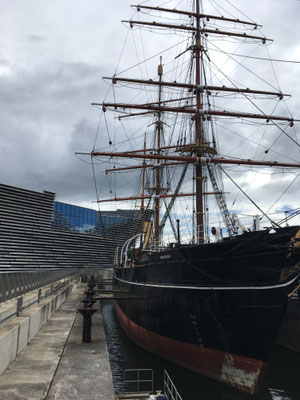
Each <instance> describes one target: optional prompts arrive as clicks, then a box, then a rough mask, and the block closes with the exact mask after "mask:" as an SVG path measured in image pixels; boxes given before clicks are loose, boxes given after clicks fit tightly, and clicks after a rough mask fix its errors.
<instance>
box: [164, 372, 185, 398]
mask: <svg viewBox="0 0 300 400" xmlns="http://www.w3.org/2000/svg"><path fill="white" fill-rule="evenodd" d="M164 394H165V395H166V396H167V397H168V400H182V397H181V396H180V394H179V393H178V391H177V389H176V387H175V385H174V383H173V381H172V379H171V378H170V376H169V374H168V373H167V371H166V370H164Z"/></svg>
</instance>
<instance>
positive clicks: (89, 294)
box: [84, 290, 97, 300]
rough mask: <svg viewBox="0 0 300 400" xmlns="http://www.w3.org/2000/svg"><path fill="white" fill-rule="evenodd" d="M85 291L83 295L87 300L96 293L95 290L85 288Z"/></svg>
mask: <svg viewBox="0 0 300 400" xmlns="http://www.w3.org/2000/svg"><path fill="white" fill-rule="evenodd" d="M84 293H85V297H86V299H87V300H91V299H92V298H93V297H94V296H95V294H96V293H97V290H87V291H86V292H84Z"/></svg>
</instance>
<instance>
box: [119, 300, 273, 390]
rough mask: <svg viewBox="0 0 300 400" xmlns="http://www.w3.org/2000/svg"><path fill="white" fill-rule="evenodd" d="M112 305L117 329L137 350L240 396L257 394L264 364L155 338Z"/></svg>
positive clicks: (167, 339)
mask: <svg viewBox="0 0 300 400" xmlns="http://www.w3.org/2000/svg"><path fill="white" fill-rule="evenodd" d="M114 305H115V310H116V314H117V317H118V320H119V322H120V325H121V326H122V328H123V330H124V331H125V333H126V334H127V335H128V336H129V338H130V339H131V340H133V341H134V342H135V343H136V344H137V345H138V346H140V347H142V348H144V349H145V350H149V351H151V352H152V353H154V354H156V355H158V356H160V357H163V358H165V359H167V360H169V361H172V362H174V363H175V364H178V365H180V366H182V367H185V368H187V369H190V370H192V371H195V372H198V373H200V374H201V375H205V376H208V377H209V378H213V379H216V380H218V381H220V382H222V383H226V384H228V385H230V386H232V387H234V388H237V389H239V390H241V391H243V392H247V393H251V394H253V393H256V392H257V390H258V386H259V384H260V382H261V380H262V378H263V375H264V372H265V368H266V363H265V362H263V361H259V360H255V359H252V358H248V357H242V356H239V355H236V354H231V353H226V352H223V351H219V350H213V349H209V348H205V347H200V346H196V345H193V344H188V343H183V342H179V341H177V340H173V339H170V338H168V337H165V336H161V335H158V334H156V333H153V332H151V331H149V330H147V329H145V328H142V327H141V326H139V325H137V324H136V323H135V322H133V321H131V320H130V319H129V318H128V317H127V316H126V315H125V314H124V312H123V311H122V310H121V308H120V307H119V306H118V304H117V303H116V302H114Z"/></svg>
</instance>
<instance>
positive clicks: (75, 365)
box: [47, 311, 115, 400]
mask: <svg viewBox="0 0 300 400" xmlns="http://www.w3.org/2000/svg"><path fill="white" fill-rule="evenodd" d="M92 323H93V325H92V338H93V341H92V343H82V341H81V336H82V316H81V315H80V314H77V316H76V319H75V323H74V325H73V328H72V331H71V334H70V337H69V339H68V343H67V346H66V348H65V351H64V353H63V357H62V359H61V361H60V364H59V367H58V369H57V371H56V374H55V377H54V380H53V382H52V385H51V388H50V391H49V394H48V396H47V400H94V399H99V400H114V399H115V394H114V388H113V383H112V374H111V369H110V365H109V358H108V352H107V347H106V339H105V333H104V326H103V320H102V315H101V313H100V311H98V312H97V313H96V314H94V316H93V319H92Z"/></svg>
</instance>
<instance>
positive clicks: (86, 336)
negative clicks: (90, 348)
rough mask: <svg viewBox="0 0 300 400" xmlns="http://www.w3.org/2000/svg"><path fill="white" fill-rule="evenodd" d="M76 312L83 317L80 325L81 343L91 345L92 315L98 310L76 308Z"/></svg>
mask: <svg viewBox="0 0 300 400" xmlns="http://www.w3.org/2000/svg"><path fill="white" fill-rule="evenodd" d="M78 311H79V312H80V313H81V314H82V316H83V324H82V342H83V343H91V341H92V336H91V333H92V315H93V314H95V312H96V311H98V308H91V307H89V308H83V307H82V308H81V307H79V308H78Z"/></svg>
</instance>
